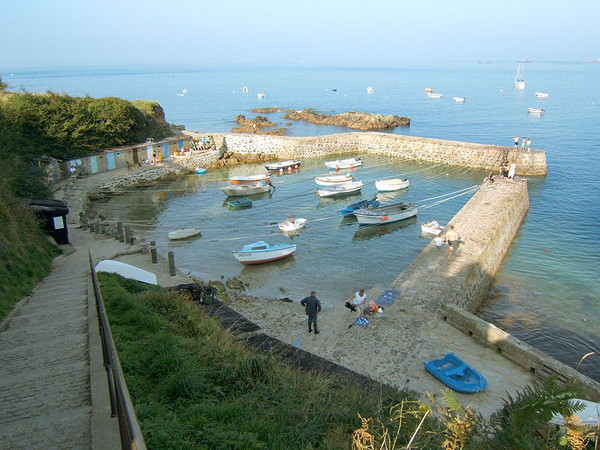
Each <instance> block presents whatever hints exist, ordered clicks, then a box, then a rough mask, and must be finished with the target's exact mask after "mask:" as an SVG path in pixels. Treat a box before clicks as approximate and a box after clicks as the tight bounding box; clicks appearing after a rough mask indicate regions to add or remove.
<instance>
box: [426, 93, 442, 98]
mask: <svg viewBox="0 0 600 450" xmlns="http://www.w3.org/2000/svg"><path fill="white" fill-rule="evenodd" d="M443 96H444V94H436V93H435V92H428V93H427V97H429V98H442V97H443Z"/></svg>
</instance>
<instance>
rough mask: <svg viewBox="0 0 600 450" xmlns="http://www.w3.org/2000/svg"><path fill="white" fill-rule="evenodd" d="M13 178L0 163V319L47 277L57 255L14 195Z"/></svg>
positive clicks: (23, 201) (55, 250)
mask: <svg viewBox="0 0 600 450" xmlns="http://www.w3.org/2000/svg"><path fill="white" fill-rule="evenodd" d="M30 168H31V167H30V166H28V167H27V169H30ZM15 176H16V174H15V173H14V171H13V170H8V169H7V165H6V164H5V163H3V162H0V190H1V191H2V202H0V320H1V319H2V318H4V317H5V316H6V315H7V314H8V313H9V312H10V310H11V309H12V307H13V306H14V305H15V304H16V303H17V302H18V301H19V300H20V299H22V298H23V297H25V296H27V295H28V294H29V293H30V292H31V290H32V289H33V288H34V287H35V285H36V284H37V283H38V282H39V281H41V280H42V279H43V278H44V277H45V276H46V275H47V274H48V272H49V271H50V266H51V263H52V259H53V258H54V256H56V255H57V254H58V252H59V250H58V247H57V246H56V245H55V244H54V243H53V242H51V241H50V240H49V238H48V236H47V235H45V234H44V233H43V232H42V231H41V229H40V225H39V223H38V220H37V218H36V217H35V216H34V214H33V213H32V212H31V211H30V209H29V208H28V206H27V202H26V201H25V200H23V199H19V198H17V197H16V196H15V195H14V191H13V187H12V186H13V184H12V183H13V180H14V177H15ZM42 186H43V185H42Z"/></svg>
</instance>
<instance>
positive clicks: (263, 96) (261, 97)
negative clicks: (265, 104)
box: [256, 92, 265, 100]
mask: <svg viewBox="0 0 600 450" xmlns="http://www.w3.org/2000/svg"><path fill="white" fill-rule="evenodd" d="M256 96H257V97H258V98H259V99H260V100H262V99H263V98H265V93H264V92H259V93H258V94H256Z"/></svg>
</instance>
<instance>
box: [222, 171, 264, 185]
mask: <svg viewBox="0 0 600 450" xmlns="http://www.w3.org/2000/svg"><path fill="white" fill-rule="evenodd" d="M270 180H271V175H269V174H268V173H267V174H260V175H242V176H235V177H229V184H247V183H258V182H260V181H264V182H267V181H270Z"/></svg>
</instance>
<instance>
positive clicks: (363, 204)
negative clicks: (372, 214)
mask: <svg viewBox="0 0 600 450" xmlns="http://www.w3.org/2000/svg"><path fill="white" fill-rule="evenodd" d="M375 206H379V200H377V197H373V200H361V201H359V202H356V203H352V204H351V205H348V206H346V207H344V208H342V209H340V213H341V214H342V216H344V217H354V211H356V210H357V209H360V208H374V207H375Z"/></svg>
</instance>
